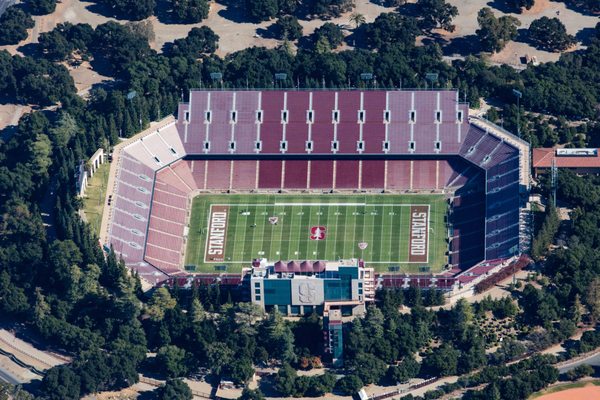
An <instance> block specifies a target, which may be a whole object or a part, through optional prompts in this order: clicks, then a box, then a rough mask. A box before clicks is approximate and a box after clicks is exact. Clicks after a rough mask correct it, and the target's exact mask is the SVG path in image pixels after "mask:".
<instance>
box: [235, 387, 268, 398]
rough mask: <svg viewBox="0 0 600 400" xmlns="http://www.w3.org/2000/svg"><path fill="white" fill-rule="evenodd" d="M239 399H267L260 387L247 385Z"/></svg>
mask: <svg viewBox="0 0 600 400" xmlns="http://www.w3.org/2000/svg"><path fill="white" fill-rule="evenodd" d="M238 400H265V396H264V395H263V394H262V392H261V391H260V389H255V390H252V389H248V388H247V387H246V388H244V390H243V391H242V395H241V396H240V397H238Z"/></svg>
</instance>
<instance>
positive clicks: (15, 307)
mask: <svg viewBox="0 0 600 400" xmlns="http://www.w3.org/2000/svg"><path fill="white" fill-rule="evenodd" d="M0 309H1V310H2V311H3V312H5V313H7V314H21V313H24V312H25V311H27V310H28V309H29V304H28V302H27V296H26V295H25V292H24V290H23V289H22V288H20V287H19V286H16V285H14V284H13V283H12V282H11V276H10V274H9V273H8V272H7V271H2V272H0Z"/></svg>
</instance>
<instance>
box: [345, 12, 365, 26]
mask: <svg viewBox="0 0 600 400" xmlns="http://www.w3.org/2000/svg"><path fill="white" fill-rule="evenodd" d="M349 20H350V22H351V23H353V24H354V28H356V29H358V27H359V26H361V25H362V24H364V23H365V22H367V19H366V18H365V16H364V15H363V14H360V13H356V12H355V13H352V14H350V18H349Z"/></svg>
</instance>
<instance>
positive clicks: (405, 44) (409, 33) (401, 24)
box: [362, 13, 419, 50]
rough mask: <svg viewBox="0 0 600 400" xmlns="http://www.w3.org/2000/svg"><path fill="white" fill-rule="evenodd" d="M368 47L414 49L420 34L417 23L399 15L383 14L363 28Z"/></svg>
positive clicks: (410, 18) (412, 19)
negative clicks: (391, 46)
mask: <svg viewBox="0 0 600 400" xmlns="http://www.w3.org/2000/svg"><path fill="white" fill-rule="evenodd" d="M362 28H363V29H364V35H365V40H366V44H367V47H368V48H370V49H378V50H381V49H382V48H384V47H386V46H389V45H394V46H398V48H400V49H409V48H412V47H414V45H415V39H416V37H417V34H419V29H418V28H417V21H416V20H415V19H414V18H412V17H406V16H404V15H400V14H397V13H383V14H381V15H379V16H378V17H377V18H375V21H373V23H371V24H365V25H363V26H362Z"/></svg>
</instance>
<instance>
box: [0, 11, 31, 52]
mask: <svg viewBox="0 0 600 400" xmlns="http://www.w3.org/2000/svg"><path fill="white" fill-rule="evenodd" d="M34 25H35V23H34V22H33V19H32V18H31V15H29V14H27V13H26V12H25V11H23V10H21V9H20V8H18V7H16V6H11V7H8V8H7V9H6V10H5V11H4V13H3V14H2V15H1V16H0V45H5V44H17V43H19V42H20V41H21V40H25V39H27V29H31V28H33V26H34Z"/></svg>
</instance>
